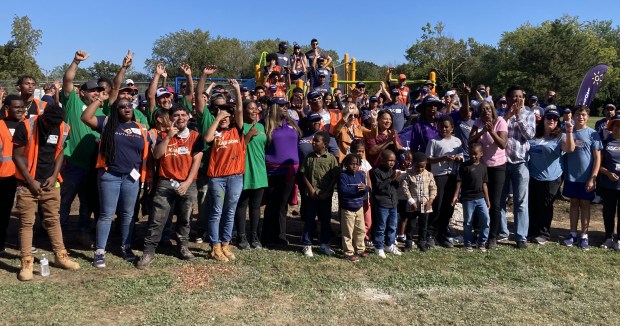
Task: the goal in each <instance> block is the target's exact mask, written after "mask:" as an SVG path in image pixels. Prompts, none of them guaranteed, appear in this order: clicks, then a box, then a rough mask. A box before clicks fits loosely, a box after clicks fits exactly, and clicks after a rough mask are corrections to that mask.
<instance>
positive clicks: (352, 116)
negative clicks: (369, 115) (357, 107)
mask: <svg viewBox="0 0 620 326" xmlns="http://www.w3.org/2000/svg"><path fill="white" fill-rule="evenodd" d="M349 117H350V118H354V119H356V118H359V117H360V115H359V114H351V115H350V116H349Z"/></svg>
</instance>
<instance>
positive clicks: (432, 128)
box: [411, 120, 439, 153]
mask: <svg viewBox="0 0 620 326" xmlns="http://www.w3.org/2000/svg"><path fill="white" fill-rule="evenodd" d="M437 136H439V130H438V129H437V122H433V123H432V124H429V123H427V122H426V121H424V120H420V121H418V122H417V123H415V124H414V125H413V128H412V130H411V150H412V151H413V152H422V153H425V152H426V145H427V144H428V142H429V141H430V140H431V139H433V138H435V137H437Z"/></svg>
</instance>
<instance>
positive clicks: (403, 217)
mask: <svg viewBox="0 0 620 326" xmlns="http://www.w3.org/2000/svg"><path fill="white" fill-rule="evenodd" d="M402 158H403V159H402V161H401V162H400V169H399V170H400V171H401V173H406V172H407V171H408V170H409V169H410V168H412V167H413V165H412V162H413V153H412V152H411V151H406V152H405V153H403V156H402ZM401 182H402V180H401ZM397 210H398V229H397V230H396V232H397V233H396V242H401V243H407V240H412V239H411V238H409V237H407V236H406V235H405V231H406V230H405V229H406V224H407V220H408V219H410V218H412V216H413V211H412V210H411V205H409V204H408V203H407V196H406V195H405V193H404V191H403V187H402V185H401V187H400V189H399V190H398V209H397ZM410 244H411V245H413V242H411V243H410ZM405 249H411V248H407V247H406V248H405ZM406 251H409V250H406Z"/></svg>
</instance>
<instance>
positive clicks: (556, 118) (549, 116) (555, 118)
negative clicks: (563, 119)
mask: <svg viewBox="0 0 620 326" xmlns="http://www.w3.org/2000/svg"><path fill="white" fill-rule="evenodd" d="M545 119H546V120H555V121H558V120H560V118H558V117H556V116H553V115H547V116H545Z"/></svg>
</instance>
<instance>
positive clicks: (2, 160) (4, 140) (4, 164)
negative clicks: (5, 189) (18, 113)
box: [0, 120, 15, 178]
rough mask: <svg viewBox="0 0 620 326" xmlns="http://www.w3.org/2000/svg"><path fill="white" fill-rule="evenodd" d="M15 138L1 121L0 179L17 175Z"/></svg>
mask: <svg viewBox="0 0 620 326" xmlns="http://www.w3.org/2000/svg"><path fill="white" fill-rule="evenodd" d="M12 139H13V136H11V132H10V131H9V127H7V125H6V123H5V122H4V120H0V153H1V154H0V155H2V156H0V178H8V177H12V176H14V175H15V163H13V141H12Z"/></svg>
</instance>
